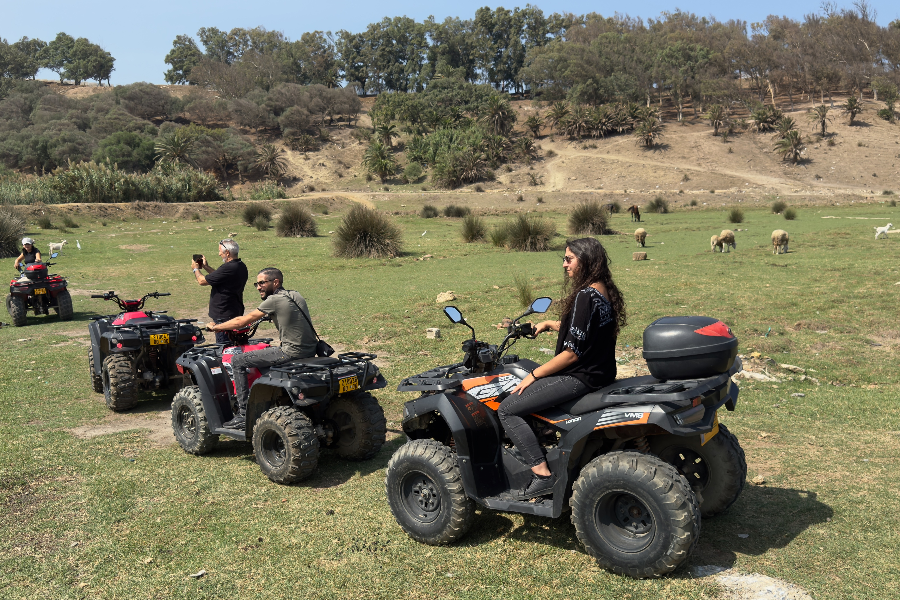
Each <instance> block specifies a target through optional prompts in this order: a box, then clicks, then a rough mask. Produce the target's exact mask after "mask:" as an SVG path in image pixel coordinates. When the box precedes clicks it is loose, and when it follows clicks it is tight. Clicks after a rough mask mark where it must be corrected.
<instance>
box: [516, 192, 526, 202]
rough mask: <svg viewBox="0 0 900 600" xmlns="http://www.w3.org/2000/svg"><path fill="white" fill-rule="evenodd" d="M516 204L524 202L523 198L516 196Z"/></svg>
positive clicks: (520, 195)
mask: <svg viewBox="0 0 900 600" xmlns="http://www.w3.org/2000/svg"><path fill="white" fill-rule="evenodd" d="M516 202H525V196H523V195H522V194H518V195H517V196H516Z"/></svg>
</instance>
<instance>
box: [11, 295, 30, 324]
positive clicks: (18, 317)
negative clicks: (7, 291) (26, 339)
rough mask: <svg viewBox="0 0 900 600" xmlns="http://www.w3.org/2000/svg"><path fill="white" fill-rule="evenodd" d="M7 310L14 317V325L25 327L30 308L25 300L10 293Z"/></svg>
mask: <svg viewBox="0 0 900 600" xmlns="http://www.w3.org/2000/svg"><path fill="white" fill-rule="evenodd" d="M6 312H8V313H9V318H10V319H12V324H13V327H24V326H25V325H26V324H27V323H28V309H27V307H26V306H25V301H24V300H22V299H21V298H19V297H18V296H13V295H9V296H7V297H6Z"/></svg>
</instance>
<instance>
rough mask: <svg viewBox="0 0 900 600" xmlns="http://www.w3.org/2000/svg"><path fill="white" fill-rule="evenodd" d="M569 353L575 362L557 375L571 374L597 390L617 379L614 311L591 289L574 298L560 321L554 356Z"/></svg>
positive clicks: (603, 298) (588, 288) (598, 293)
mask: <svg viewBox="0 0 900 600" xmlns="http://www.w3.org/2000/svg"><path fill="white" fill-rule="evenodd" d="M564 350H571V351H572V352H574V353H575V356H577V357H578V360H577V361H576V362H574V363H572V364H571V365H569V366H568V367H566V368H565V369H562V370H561V371H558V372H557V373H556V374H558V375H571V376H572V377H575V378H576V379H578V380H579V381H582V382H583V383H584V384H585V385H587V386H588V387H590V388H592V389H594V390H597V389H600V388H602V387H604V386H607V385H609V384H610V383H612V382H613V381H615V379H616V311H615V310H614V309H613V307H612V304H610V302H609V300H607V299H606V297H605V296H604V295H603V294H601V293H600V292H598V291H597V290H596V289H594V288H592V287H587V288H584V289H583V290H581V291H579V292H578V295H576V296H575V302H574V303H573V304H572V312H571V313H569V314H568V315H566V317H564V318H563V319H562V323H561V324H560V327H559V337H558V338H557V340H556V353H557V354H559V353H560V352H562V351H564Z"/></svg>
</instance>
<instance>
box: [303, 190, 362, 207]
mask: <svg viewBox="0 0 900 600" xmlns="http://www.w3.org/2000/svg"><path fill="white" fill-rule="evenodd" d="M371 195H372V194H371V192H369V193H362V192H308V193H305V194H303V195H302V196H297V197H295V198H288V200H306V199H309V198H343V199H345V200H349V201H351V202H356V203H357V204H362V205H363V206H366V207H368V208H372V209H374V208H375V203H374V202H372V201H371V200H369V199H368V198H366V196H371Z"/></svg>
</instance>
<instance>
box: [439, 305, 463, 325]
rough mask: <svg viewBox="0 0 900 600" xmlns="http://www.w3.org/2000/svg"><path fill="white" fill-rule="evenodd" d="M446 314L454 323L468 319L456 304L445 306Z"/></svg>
mask: <svg viewBox="0 0 900 600" xmlns="http://www.w3.org/2000/svg"><path fill="white" fill-rule="evenodd" d="M444 314H445V315H447V318H448V319H450V321H451V322H453V323H465V322H466V320H465V319H463V316H462V313H461V312H460V311H459V309H458V308H456V307H455V306H445V307H444Z"/></svg>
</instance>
